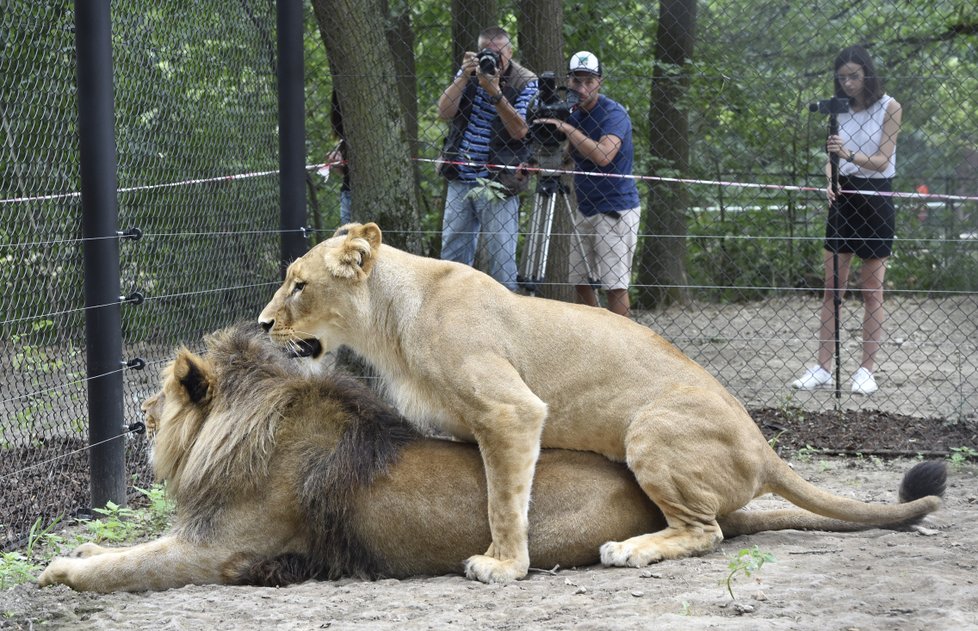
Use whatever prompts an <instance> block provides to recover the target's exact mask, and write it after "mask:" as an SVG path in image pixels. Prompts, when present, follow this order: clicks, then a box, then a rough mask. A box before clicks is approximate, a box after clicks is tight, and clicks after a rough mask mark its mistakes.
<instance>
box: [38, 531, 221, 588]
mask: <svg viewBox="0 0 978 631" xmlns="http://www.w3.org/2000/svg"><path fill="white" fill-rule="evenodd" d="M96 548H98V549H97V550H95V549H93V548H84V547H83V549H80V550H77V551H76V552H78V553H79V554H80V555H83V556H77V557H72V558H65V557H61V558H57V559H55V560H54V561H52V562H51V563H50V565H48V567H47V568H46V569H45V570H44V572H42V573H41V576H40V577H39V578H38V579H37V582H38V585H39V586H41V587H44V586H46V585H54V584H57V583H61V584H64V585H67V586H68V587H71V588H72V589H75V590H78V591H94V592H115V591H130V592H141V591H147V590H162V589H171V588H175V587H183V586H184V585H190V584H197V585H202V584H213V583H224V582H226V579H225V578H224V577H223V570H224V565H225V563H227V562H228V561H229V560H230V559H231V557H232V555H233V552H231V551H229V550H227V549H224V548H218V547H214V546H207V545H199V544H198V545H191V544H189V543H188V542H186V541H182V540H180V539H177V538H176V537H172V536H171V537H162V538H160V539H157V540H155V541H151V542H148V543H144V544H140V545H137V546H132V547H130V548H120V549H118V550H113V549H112V548H101V547H98V546H96Z"/></svg>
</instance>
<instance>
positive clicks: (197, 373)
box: [173, 348, 213, 406]
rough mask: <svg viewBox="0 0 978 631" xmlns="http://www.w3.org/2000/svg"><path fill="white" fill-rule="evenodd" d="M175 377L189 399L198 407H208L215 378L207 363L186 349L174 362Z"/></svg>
mask: <svg viewBox="0 0 978 631" xmlns="http://www.w3.org/2000/svg"><path fill="white" fill-rule="evenodd" d="M173 377H174V378H175V379H176V380H177V381H178V382H179V383H180V386H181V387H182V388H183V391H184V392H185V393H186V395H187V398H188V399H190V401H191V402H193V403H196V404H197V405H201V406H203V405H206V404H207V403H209V402H210V400H211V397H212V396H213V377H212V375H211V371H210V367H209V366H208V365H207V362H206V361H205V360H204V359H203V358H202V357H200V356H198V355H194V354H193V353H191V352H190V351H188V350H187V349H185V348H182V349H180V351H179V352H178V353H177V358H176V359H175V360H173Z"/></svg>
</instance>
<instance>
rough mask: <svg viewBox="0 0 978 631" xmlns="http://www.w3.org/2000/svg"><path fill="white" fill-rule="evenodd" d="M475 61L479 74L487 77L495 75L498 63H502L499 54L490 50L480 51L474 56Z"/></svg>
mask: <svg viewBox="0 0 978 631" xmlns="http://www.w3.org/2000/svg"><path fill="white" fill-rule="evenodd" d="M476 59H477V60H478V62H479V72H481V73H482V74H487V75H494V74H496V72H497V71H498V70H499V63H500V62H501V61H502V59H501V58H500V57H499V53H497V52H496V51H494V50H492V49H490V48H483V49H482V50H480V51H479V52H478V54H477V55H476Z"/></svg>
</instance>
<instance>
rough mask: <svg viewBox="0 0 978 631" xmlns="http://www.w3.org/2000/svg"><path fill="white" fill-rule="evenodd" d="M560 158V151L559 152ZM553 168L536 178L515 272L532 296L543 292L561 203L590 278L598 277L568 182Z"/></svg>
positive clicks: (592, 281) (593, 279) (523, 287)
mask: <svg viewBox="0 0 978 631" xmlns="http://www.w3.org/2000/svg"><path fill="white" fill-rule="evenodd" d="M557 160H558V162H559V154H558V156H557ZM552 168H553V167H551V169H549V170H548V169H546V168H544V169H541V171H540V175H539V179H538V180H537V187H536V192H535V193H534V196H533V210H532V211H531V213H530V222H529V224H530V225H529V229H528V231H527V234H526V239H525V241H524V244H523V252H522V254H521V255H520V267H519V273H518V274H517V276H516V283H517V285H518V286H519V287H520V288H521V289H523V290H525V291H526V292H527V293H528V294H530V295H532V296H537V295H539V294H540V287H541V285H542V284H543V282H544V279H545V277H546V273H547V259H548V257H549V254H550V237H551V236H552V232H553V224H554V217H555V215H556V212H557V207H558V205H559V206H562V207H563V208H564V210H565V211H566V212H567V220H568V221H569V222H570V226H571V238H572V239H573V240H574V245H575V246H576V247H577V248H579V249H580V251H581V258H582V260H583V261H584V265H585V268H586V269H587V277H588V281H589V282H590V283H591V284H592V285H595V284H596V283H597V281H596V280H595V278H594V273H593V271H592V270H591V264H590V263H589V262H588V260H587V256H585V252H584V244H583V242H582V241H581V235H579V234H578V233H577V229H576V228H574V209H573V208H571V204H570V200H569V199H568V197H567V192H568V191H567V186H566V185H565V184H564V183H563V182H561V181H560V175H558V174H557V173H556V172H555V171H553V170H552Z"/></svg>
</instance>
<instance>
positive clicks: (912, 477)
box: [900, 460, 947, 502]
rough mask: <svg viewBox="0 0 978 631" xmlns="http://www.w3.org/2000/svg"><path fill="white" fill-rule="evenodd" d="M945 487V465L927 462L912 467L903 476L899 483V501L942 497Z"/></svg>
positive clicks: (936, 461) (943, 463) (939, 461)
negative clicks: (933, 496) (930, 496)
mask: <svg viewBox="0 0 978 631" xmlns="http://www.w3.org/2000/svg"><path fill="white" fill-rule="evenodd" d="M946 486H947V464H946V463H945V462H943V461H941V460H928V461H926V462H920V463H918V464H916V465H914V466H913V467H912V468H911V469H910V470H909V471H907V472H906V473H905V474H904V476H903V481H902V482H901V483H900V501H901V502H912V501H913V500H917V499H920V498H922V497H927V496H929V495H936V496H938V497H943V496H944V489H945V488H946Z"/></svg>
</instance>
